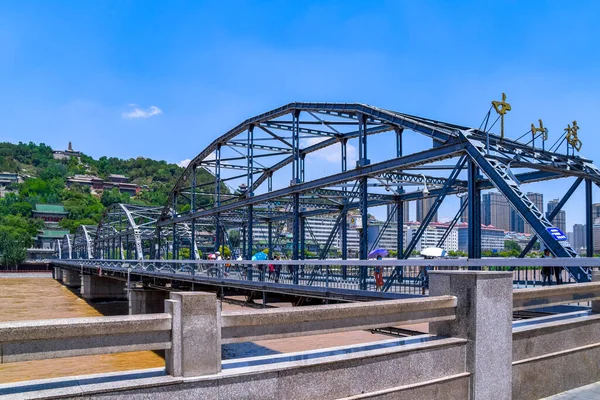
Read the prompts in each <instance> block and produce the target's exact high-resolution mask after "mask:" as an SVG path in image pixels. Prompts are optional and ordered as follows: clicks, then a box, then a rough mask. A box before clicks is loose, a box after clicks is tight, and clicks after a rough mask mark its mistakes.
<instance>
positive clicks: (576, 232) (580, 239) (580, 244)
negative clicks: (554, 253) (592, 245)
mask: <svg viewBox="0 0 600 400" xmlns="http://www.w3.org/2000/svg"><path fill="white" fill-rule="evenodd" d="M569 241H570V242H571V244H572V245H573V249H575V250H576V251H577V252H578V253H579V254H583V253H584V252H585V251H584V250H585V248H586V247H587V243H586V237H585V225H584V224H575V225H573V233H572V235H571V236H569Z"/></svg>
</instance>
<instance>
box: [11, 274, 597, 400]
mask: <svg viewBox="0 0 600 400" xmlns="http://www.w3.org/2000/svg"><path fill="white" fill-rule="evenodd" d="M512 277H513V274H512V273H511V272H486V271H432V272H430V297H423V298H416V299H405V300H391V301H385V302H383V301H382V302H369V303H353V304H334V305H324V306H315V307H305V308H300V307H299V308H291V309H265V310H259V311H254V310H253V311H250V312H248V311H236V312H224V313H222V312H221V302H220V301H218V299H217V298H216V296H215V295H214V294H212V293H203V292H171V293H170V299H169V300H166V301H165V313H164V314H149V315H142V316H139V315H138V316H130V317H99V318H90V319H87V318H84V319H74V320H50V321H33V322H15V323H4V324H0V345H1V346H2V349H1V350H2V354H3V359H2V362H12V361H18V360H26V359H40V358H54V357H63V356H68V355H83V354H98V353H102V352H115V351H134V350H148V349H154V350H156V349H165V350H166V352H165V353H166V371H167V373H168V374H169V375H171V376H172V377H183V378H191V377H194V378H195V379H191V380H186V379H182V380H181V381H180V384H181V385H183V387H182V392H181V393H182V394H181V396H180V397H183V396H185V395H191V394H190V393H194V395H195V396H196V397H198V398H202V397H204V398H230V397H234V396H233V395H231V396H228V395H227V394H228V393H229V394H231V393H234V392H235V393H239V390H240V386H238V384H239V382H247V381H252V382H253V384H249V385H247V386H246V385H245V386H244V388H243V390H244V391H247V393H248V396H249V397H261V396H262V395H263V394H264V393H263V389H264V388H265V387H267V386H268V385H272V387H271V386H268V387H270V388H271V389H270V390H271V392H269V393H270V396H266V397H265V396H262V397H265V398H281V399H286V398H339V397H343V396H356V395H358V396H361V395H360V394H361V393H364V394H365V397H364V398H371V397H373V398H374V397H376V396H375V393H379V392H378V391H380V390H382V389H385V390H389V391H390V392H389V393H400V392H403V393H404V394H406V396H405V397H406V398H438V397H439V394H440V393H448V395H447V396H446V397H447V398H467V397H468V398H471V399H509V398H511V397H512V398H515V399H533V398H539V397H543V396H541V395H542V394H543V395H544V396H548V395H550V394H554V393H558V392H560V391H563V390H568V389H570V388H572V387H575V386H581V385H584V384H587V383H591V382H593V380H594V379H596V380H599V379H600V370H598V368H597V360H598V359H600V329H598V327H599V326H600V315H599V314H594V313H592V314H591V315H589V313H587V312H579V313H575V314H577V315H575V316H571V317H568V316H567V317H564V316H550V317H544V318H540V319H539V320H541V322H540V321H538V320H537V319H536V320H533V321H525V322H526V323H527V324H526V325H525V324H523V323H522V321H519V322H515V327H513V322H512V320H513V309H515V310H525V309H531V308H534V307H540V306H545V305H552V304H564V303H573V302H577V301H591V302H592V311H595V312H598V311H600V310H598V309H597V308H598V307H596V305H597V304H599V303H598V301H599V300H600V282H598V283H596V282H593V283H589V284H579V285H564V286H553V287H548V288H542V289H533V290H531V289H530V290H514V291H513V283H512ZM597 277H598V276H595V278H597ZM580 314H581V315H580ZM545 318H557V320H556V321H555V320H551V319H545ZM568 318H571V319H568ZM559 319H560V320H559ZM68 321H71V322H72V323H71V324H70V323H69V322H68ZM417 322H429V334H430V335H434V336H431V337H435V338H436V340H435V341H434V342H432V343H430V344H413V345H409V346H403V345H398V346H392V347H389V348H386V349H382V350H369V351H365V352H363V353H361V351H360V350H358V349H352V351H351V355H349V354H346V355H343V356H323V358H322V359H313V360H311V361H310V362H308V361H306V360H301V361H298V362H297V363H295V362H292V361H288V362H286V364H285V365H284V366H281V368H283V369H284V370H285V372H281V371H282V370H280V369H278V368H280V367H279V366H278V365H277V363H276V362H274V363H273V364H270V365H269V367H268V368H269V369H268V371H270V372H265V368H266V367H260V368H259V367H257V368H251V367H244V370H243V371H242V372H239V373H238V375H235V374H236V371H234V370H233V369H232V368H229V369H227V368H226V369H225V370H224V371H221V369H222V367H223V365H231V364H227V363H225V364H224V363H222V357H221V345H222V344H227V343H235V342H246V341H253V340H263V339H275V338H285V337H293V336H300V335H314V334H322V333H330V332H340V331H351V330H360V329H368V328H377V327H384V326H397V325H406V324H412V323H417ZM518 323H521V325H517V324H518ZM134 332H135V333H134ZM566 337H568V338H569V340H568V341H564V338H566ZM148 338H153V339H148ZM560 340H562V341H563V342H562V345H561V347H560V348H558V349H557V348H556V343H559V341H560ZM444 341H446V342H444ZM435 342H437V343H441V344H439V345H437V346H438V347H437V349H438V350H439V352H436V351H437V350H436V351H434V350H433V347H432V346H435V345H434V344H433V343H435ZM40 344H42V346H39V345H40ZM19 346H21V347H19ZM52 346H58V347H52ZM427 346H429V347H427ZM19 349H21V350H19ZM279 356H281V355H279ZM4 357H8V358H6V359H5V358H4ZM11 357H15V358H11ZM18 357H20V358H18ZM28 357H29V358H28ZM32 357H33V358H32ZM265 357H269V356H263V357H258V358H265ZM273 357H276V356H273ZM336 357H337V358H336ZM300 358H302V355H300ZM445 363H449V364H445ZM242 364H243V362H242ZM324 365H326V367H324ZM399 365H402V366H405V368H399ZM594 365H595V366H596V367H593V366H594ZM438 367H439V368H438ZM261 368H262V369H261ZM374 369H375V370H374ZM550 369H551V371H550V372H551V374H552V376H553V377H554V378H553V379H552V385H549V384H548V383H547V382H545V380H546V378H545V377H546V376H548V373H549V372H548V371H549V370H550ZM375 371H376V372H375ZM240 374H241V375H240ZM377 374H381V376H384V377H385V379H383V378H381V379H379V378H377V379H363V378H364V377H365V376H369V377H371V376H375V375H377ZM561 374H567V375H565V376H566V378H565V379H561ZM309 376H310V379H309V378H307V377H309ZM377 376H379V375H377ZM450 380H453V382H455V383H456V385H457V387H458V389H460V393H462V394H461V395H456V396H454V397H452V396H451V395H450V394H449V393H450V392H447V391H448V390H449V387H450V383H449V382H450ZM307 383H308V384H309V385H310V386H311V387H310V388H307V387H306V385H307ZM426 387H430V388H432V389H431V390H434V389H433V388H435V391H433V392H427V393H428V394H427V395H424V394H422V395H421V397H419V396H417V395H412V394H413V392H414V393H417V392H418V391H419V390H425V388H426ZM327 388H329V389H327ZM213 389H214V390H217V389H218V390H217V391H218V393H223V394H222V395H221V394H219V395H218V396H216V395H215V394H214V393H216V392H211V390H213ZM123 390H125V389H123ZM143 390H145V391H144V392H143V393H145V394H148V396H149V397H150V395H151V394H155V393H159V392H160V389H156V388H147V389H143ZM228 390H230V391H231V392H228ZM170 393H171V394H173V393H177V391H176V390H175V391H173V392H170ZM326 393H329V394H328V395H325V394H326ZM421 393H424V392H421ZM299 394H303V395H305V396H304V397H302V396H300V397H298V395H299ZM219 396H220V397H219ZM334 396H337V397H334ZM390 396H393V395H392V394H390ZM407 396H408V397H407ZM411 396H412V397H411ZM536 396H537V397H536ZM175 397H176V396H175ZM361 398H362V397H361Z"/></svg>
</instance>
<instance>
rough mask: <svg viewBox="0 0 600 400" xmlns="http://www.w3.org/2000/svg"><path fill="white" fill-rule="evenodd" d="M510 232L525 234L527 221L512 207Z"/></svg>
mask: <svg viewBox="0 0 600 400" xmlns="http://www.w3.org/2000/svg"><path fill="white" fill-rule="evenodd" d="M510 231H511V232H518V233H524V232H525V220H524V219H523V217H521V216H520V215H519V213H518V212H517V211H515V209H514V208H512V207H511V208H510Z"/></svg>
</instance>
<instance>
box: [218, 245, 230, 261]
mask: <svg viewBox="0 0 600 400" xmlns="http://www.w3.org/2000/svg"><path fill="white" fill-rule="evenodd" d="M219 251H220V252H221V257H223V258H230V257H231V250H230V249H229V246H221V247H219Z"/></svg>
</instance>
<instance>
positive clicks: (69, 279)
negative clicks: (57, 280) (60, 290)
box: [61, 269, 81, 288]
mask: <svg viewBox="0 0 600 400" xmlns="http://www.w3.org/2000/svg"><path fill="white" fill-rule="evenodd" d="M61 274H62V282H63V284H64V285H65V286H67V287H70V288H78V287H80V286H81V275H80V274H79V272H76V271H71V270H68V269H63V270H62V273H61Z"/></svg>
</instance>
